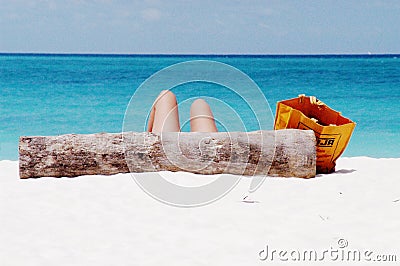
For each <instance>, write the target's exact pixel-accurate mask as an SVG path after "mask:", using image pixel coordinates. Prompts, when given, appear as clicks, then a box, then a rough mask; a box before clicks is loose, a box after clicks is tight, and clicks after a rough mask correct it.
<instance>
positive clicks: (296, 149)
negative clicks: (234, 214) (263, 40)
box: [19, 129, 316, 178]
mask: <svg viewBox="0 0 400 266" xmlns="http://www.w3.org/2000/svg"><path fill="white" fill-rule="evenodd" d="M164 170H168V171H187V172H192V173H200V174H220V173H229V174H239V175H270V176H281V177H291V176H293V177H303V178H309V177H314V176H315V174H316V149H315V135H314V133H313V132H312V131H307V130H296V129H289V130H279V131H254V132H247V133H246V132H217V133H200V132H196V133H189V132H179V133H178V132H169V133H162V134H155V133H149V132H141V133H138V132H127V133H99V134H89V135H77V134H69V135H60V136H30V137H20V140H19V171H20V177H21V178H31V177H45V176H51V177H74V176H80V175H111V174H116V173H127V172H153V171H164Z"/></svg>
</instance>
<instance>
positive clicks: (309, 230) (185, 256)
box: [0, 157, 400, 266]
mask: <svg viewBox="0 0 400 266" xmlns="http://www.w3.org/2000/svg"><path fill="white" fill-rule="evenodd" d="M399 164H400V158H398V159H371V158H367V157H356V158H341V159H339V160H338V165H337V168H336V170H337V172H336V173H333V174H330V175H318V176H317V177H316V178H313V179H309V180H304V179H296V178H268V179H267V180H266V181H265V182H264V184H263V185H262V187H261V188H260V189H259V190H257V191H256V192H255V194H254V195H252V199H253V200H255V201H257V203H244V202H241V199H242V198H243V196H244V195H245V194H246V191H247V188H248V186H249V183H250V179H248V178H243V180H242V181H241V182H240V183H239V184H238V185H237V186H236V187H235V189H234V190H233V191H231V192H230V193H229V194H228V195H227V196H225V197H224V198H222V199H220V200H219V201H217V202H215V203H212V204H210V205H207V206H203V207H199V208H176V207H171V206H167V205H165V204H162V203H160V202H158V201H156V200H154V199H153V198H151V197H149V196H148V195H147V194H145V193H144V192H143V191H142V190H141V189H140V188H139V187H138V185H137V184H136V183H135V182H134V181H133V180H132V177H131V176H130V175H129V174H118V175H114V176H83V177H77V178H39V179H27V180H20V179H19V176H18V162H14V161H1V162H0V265H1V266H11V265H29V266H33V265H40V266H43V265H58V266H60V265H85V266H89V265H96V266H99V265H268V264H269V265H308V263H309V262H298V261H292V259H291V258H290V257H289V259H288V261H280V260H279V259H276V258H274V259H275V260H274V261H273V262H271V260H270V257H269V258H268V259H267V260H265V261H262V260H260V258H259V253H260V251H262V250H263V249H265V248H266V246H267V245H268V248H269V250H272V249H276V250H287V251H288V252H290V251H293V250H298V251H304V250H315V251H316V252H319V253H321V254H322V252H323V251H324V250H332V249H339V250H345V249H347V250H359V251H366V250H369V251H372V252H373V253H372V254H370V258H371V259H372V260H373V259H375V258H376V257H374V256H375V255H379V254H386V255H391V254H394V255H396V256H397V263H398V262H399V261H400V238H399V228H400V189H399V188H400V175H399V173H398V166H399ZM174 174H175V175H179V173H174ZM340 239H342V240H340ZM339 240H340V241H342V242H340V241H339ZM338 241H339V242H340V243H338ZM343 242H346V243H348V246H347V247H345V248H342V249H340V247H338V245H340V244H341V243H343ZM261 254H264V255H265V253H261ZM275 257H276V256H275ZM323 262H324V265H325V264H327V265H342V264H343V261H341V260H340V259H338V260H336V261H333V260H332V259H329V258H325V260H324V261H323ZM312 264H314V265H320V264H321V262H312ZM353 264H354V265H366V262H364V260H363V258H362V259H361V261H360V262H346V265H353ZM368 264H369V265H376V263H374V262H368ZM368 264H367V265H368ZM382 264H383V265H396V262H387V263H382Z"/></svg>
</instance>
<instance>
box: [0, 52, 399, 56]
mask: <svg viewBox="0 0 400 266" xmlns="http://www.w3.org/2000/svg"><path fill="white" fill-rule="evenodd" d="M0 55H54V56H58V55H60V56H61V55H76V56H79V55H81V56H85V55H93V56H96V55H97V56H400V53H369V52H368V53H309V54H307V53H287V54H284V53H282V54H280V53H279V54H259V53H243V54H240V53H97V52H89V53H87V52H71V53H68V52H0Z"/></svg>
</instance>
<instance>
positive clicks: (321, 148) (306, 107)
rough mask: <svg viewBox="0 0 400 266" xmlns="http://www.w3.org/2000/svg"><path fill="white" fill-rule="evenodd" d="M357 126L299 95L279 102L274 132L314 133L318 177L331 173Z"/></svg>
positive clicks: (327, 108)
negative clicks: (290, 130)
mask: <svg viewBox="0 0 400 266" xmlns="http://www.w3.org/2000/svg"><path fill="white" fill-rule="evenodd" d="M355 126H356V123H354V122H353V121H351V120H350V119H348V118H346V117H344V116H342V114H341V113H340V112H337V111H335V110H333V109H331V108H329V107H328V106H327V105H326V104H324V103H323V102H321V101H319V100H318V99H317V98H315V97H314V96H310V97H306V96H305V95H299V97H297V98H294V99H289V100H284V101H280V102H278V105H277V110H276V117H275V125H274V128H275V129H276V130H278V129H286V128H297V129H309V130H313V131H314V132H315V136H316V138H317V173H331V172H334V171H335V165H336V159H337V158H339V156H340V155H341V154H342V153H343V152H344V150H345V148H346V146H347V144H348V142H349V140H350V137H351V134H352V133H353V130H354V127H355Z"/></svg>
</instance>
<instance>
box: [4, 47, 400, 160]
mask: <svg viewBox="0 0 400 266" xmlns="http://www.w3.org/2000/svg"><path fill="white" fill-rule="evenodd" d="M189 60H213V61H218V62H222V63H226V64H229V65H231V66H234V67H236V68H238V69H239V70H241V71H242V72H244V73H245V74H247V75H248V76H249V77H250V78H251V79H253V80H254V81H255V82H256V83H257V85H258V86H259V87H260V89H261V90H262V92H263V93H264V95H265V97H266V99H267V100H268V101H269V104H270V107H271V109H272V112H273V114H275V111H276V110H275V109H276V102H277V101H279V100H283V99H290V98H294V97H297V96H298V95H299V94H306V95H314V96H317V98H319V99H320V100H322V101H323V102H325V103H326V104H327V105H329V106H330V107H331V108H333V109H335V110H338V111H341V112H342V114H343V115H344V116H346V117H348V118H350V119H352V120H353V121H355V122H356V123H357V126H356V129H355V131H354V133H353V136H352V138H351V140H350V143H349V145H348V147H347V149H346V151H345V153H344V155H343V156H347V157H351V156H369V157H377V158H380V157H400V138H399V137H400V55H321V56H320V55H315V56H292V55H288V56H284V55H279V56H257V55H254V56H251V55H207V56H203V55H201V56H200V55H184V56H182V55H46V54H0V160H17V159H18V138H19V137H20V136H26V135H58V134H68V133H97V132H121V130H122V125H123V119H124V113H125V110H126V107H127V105H128V103H129V100H130V98H131V97H132V95H133V93H134V92H135V90H136V89H137V88H138V87H139V86H140V84H141V83H142V82H144V81H145V80H146V79H147V78H149V77H150V76H151V75H152V74H154V73H155V72H157V71H159V70H161V69H163V68H165V67H167V66H170V65H173V64H175V63H179V62H184V61H189ZM165 89H168V88H165ZM173 90H174V92H175V93H176V95H177V98H178V102H180V101H182V100H185V99H186V98H187V97H188V95H191V96H193V97H195V96H202V95H206V96H208V97H215V98H217V99H218V98H220V99H221V100H222V101H225V102H230V101H229V99H230V97H231V96H229V94H227V93H224V94H222V92H219V90H218V89H215V88H213V89H212V90H211V89H210V87H209V85H208V84H189V85H187V86H183V87H181V88H174V89H173ZM221 91H222V89H221ZM232 97H236V96H235V95H234V94H232ZM232 99H233V98H232ZM146 101H147V102H148V103H149V104H150V105H151V99H150V100H149V99H146ZM260 101H261V100H260ZM260 103H261V102H260ZM211 107H212V109H213V112H214V115H215V117H216V118H217V119H219V120H221V121H223V120H224V115H225V116H226V115H227V114H226V112H225V111H223V108H222V107H220V106H218V104H214V103H213V104H212V105H211ZM138 108H143V107H138ZM148 108H150V106H148ZM233 108H234V109H235V108H241V107H240V105H237V106H233ZM265 108H268V107H267V106H266V107H265ZM181 111H182V113H185V115H186V116H187V112H188V108H187V107H185V108H182V110H181ZM185 115H182V117H185ZM241 118H242V120H243V121H244V122H245V123H249V124H247V125H246V129H247V130H248V131H250V130H257V129H258V128H257V126H256V125H255V124H252V122H251V121H252V119H250V117H249V119H247V118H246V117H245V116H244V117H241ZM181 123H182V124H184V121H182V122H181ZM184 130H188V125H187V124H185V125H184ZM220 130H223V129H222V128H220Z"/></svg>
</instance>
